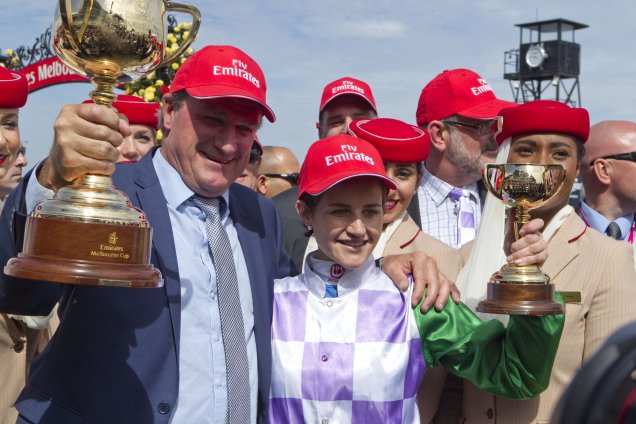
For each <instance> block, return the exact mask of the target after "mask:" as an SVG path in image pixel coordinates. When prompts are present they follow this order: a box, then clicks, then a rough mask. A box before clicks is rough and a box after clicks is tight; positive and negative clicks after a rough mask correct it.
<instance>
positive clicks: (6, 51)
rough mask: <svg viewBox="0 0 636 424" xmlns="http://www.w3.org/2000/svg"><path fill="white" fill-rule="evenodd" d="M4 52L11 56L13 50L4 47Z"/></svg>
mask: <svg viewBox="0 0 636 424" xmlns="http://www.w3.org/2000/svg"><path fill="white" fill-rule="evenodd" d="M4 54H6V55H7V56H13V50H11V49H6V50H5V51H4Z"/></svg>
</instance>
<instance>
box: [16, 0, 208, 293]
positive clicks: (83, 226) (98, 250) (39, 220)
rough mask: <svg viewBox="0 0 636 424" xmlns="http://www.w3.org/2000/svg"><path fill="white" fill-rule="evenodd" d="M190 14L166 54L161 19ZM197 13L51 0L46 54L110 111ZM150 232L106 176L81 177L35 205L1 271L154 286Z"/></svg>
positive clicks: (164, 4)
mask: <svg viewBox="0 0 636 424" xmlns="http://www.w3.org/2000/svg"><path fill="white" fill-rule="evenodd" d="M167 11H173V12H183V13H188V14H190V15H192V25H191V28H190V32H189V35H188V37H187V38H186V39H185V40H184V41H183V43H182V44H181V45H180V46H179V47H178V48H177V49H175V50H174V51H173V52H171V53H170V55H169V56H167V57H166V41H165V31H164V25H163V17H164V14H165V13H166V12H167ZM200 21H201V15H200V13H199V10H198V9H197V8H196V7H194V6H191V5H186V4H181V3H175V2H170V1H165V0H134V1H131V0H59V2H58V8H57V10H56V12H55V18H54V21H53V28H52V33H53V49H54V50H55V52H56V53H57V55H58V56H59V58H60V59H61V60H62V61H63V62H64V63H65V64H66V65H68V66H69V67H70V68H72V69H73V70H75V71H76V72H78V73H79V74H81V75H84V76H86V77H88V78H90V79H91V82H92V83H93V84H94V85H95V90H93V91H91V93H90V96H91V98H92V99H93V101H94V102H95V103H97V104H100V105H104V106H106V107H112V106H111V104H112V103H113V102H114V101H115V100H116V99H117V95H116V94H115V93H114V88H115V87H116V86H117V85H118V84H119V83H126V82H131V81H134V80H137V79H139V78H142V77H143V76H145V75H147V74H149V73H151V72H152V71H154V70H155V69H157V68H158V67H160V66H165V65H168V64H170V63H171V62H173V61H174V60H176V59H178V58H179V56H180V55H181V54H182V53H183V51H184V50H185V49H187V48H188V46H189V45H190V44H191V43H192V41H194V37H195V36H196V33H197V31H198V29H199V25H200ZM151 243H152V229H151V228H150V226H149V224H148V221H147V220H146V217H145V214H144V213H143V211H141V210H140V209H138V208H135V207H133V206H132V204H131V202H130V201H129V200H128V198H127V197H126V196H125V195H124V194H123V193H122V192H120V191H118V190H116V189H115V188H114V186H113V183H112V179H111V178H110V176H105V175H94V174H86V175H82V176H81V177H79V178H78V179H76V180H75V181H74V182H73V184H72V185H70V186H67V187H64V188H62V189H60V190H59V191H58V192H57V193H56V194H55V195H54V197H53V199H50V200H46V201H44V202H42V203H40V204H39V205H38V206H37V207H36V209H35V211H34V212H33V213H32V214H31V216H29V217H28V218H27V224H26V232H25V237H24V245H23V250H22V252H21V253H19V254H18V256H17V257H15V258H12V259H11V260H9V262H8V263H7V265H6V266H5V268H4V272H5V274H7V275H9V276H13V277H17V278H26V279H33V280H42V281H50V282H57V283H67V284H85V285H106V286H123V287H159V286H161V285H163V279H162V277H161V273H160V272H159V271H158V270H156V269H155V268H154V267H153V266H152V264H151V263H150V248H151Z"/></svg>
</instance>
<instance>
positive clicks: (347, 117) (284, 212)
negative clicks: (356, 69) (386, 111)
mask: <svg viewBox="0 0 636 424" xmlns="http://www.w3.org/2000/svg"><path fill="white" fill-rule="evenodd" d="M377 117H378V113H377V108H376V106H375V99H374V98H373V92H371V87H369V85H368V84H367V83H366V82H364V81H360V80H358V79H355V78H351V77H343V78H339V79H337V80H335V81H332V82H330V83H329V84H327V85H326V86H325V88H324V89H323V91H322V98H321V99H320V108H319V110H318V122H317V123H316V128H317V129H318V137H319V138H321V139H322V138H327V137H330V136H332V135H336V134H346V133H347V128H348V127H349V123H350V122H351V121H353V120H355V119H360V118H377ZM297 199H298V187H292V188H290V189H289V190H285V191H283V192H282V193H280V194H278V195H277V196H274V197H273V198H272V200H273V201H274V203H276V207H277V208H278V211H279V212H280V215H281V219H282V222H283V238H284V243H285V248H286V249H287V252H289V255H290V256H291V258H292V261H293V262H294V265H296V268H297V269H298V270H299V271H300V270H302V266H303V259H304V258H305V249H306V248H307V242H308V241H309V237H307V236H306V235H305V232H306V231H307V229H306V228H305V226H304V225H303V223H302V221H301V220H300V217H299V216H298V213H297V212H296V200H297Z"/></svg>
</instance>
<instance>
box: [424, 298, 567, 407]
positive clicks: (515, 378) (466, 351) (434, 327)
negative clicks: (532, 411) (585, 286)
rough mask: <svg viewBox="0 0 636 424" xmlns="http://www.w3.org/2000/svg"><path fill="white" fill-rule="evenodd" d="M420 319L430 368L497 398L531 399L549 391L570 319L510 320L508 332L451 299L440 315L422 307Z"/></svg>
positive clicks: (512, 317) (520, 318)
mask: <svg viewBox="0 0 636 424" xmlns="http://www.w3.org/2000/svg"><path fill="white" fill-rule="evenodd" d="M557 300H559V301H560V302H563V299H562V298H561V297H560V295H559V294H557ZM415 320H416V322H417V326H418V329H419V332H420V337H421V339H422V351H423V352H424V359H425V360H426V364H427V366H432V367H436V366H439V365H442V366H443V367H444V368H446V369H447V370H448V371H449V372H452V373H453V374H456V375H458V376H460V377H462V378H465V379H467V380H470V381H471V382H472V383H473V384H474V385H475V386H477V387H478V388H480V389H482V390H486V391H488V392H491V393H494V394H495V395H497V396H502V397H506V398H511V399H527V398H530V397H533V396H536V395H537V394H539V393H541V392H542V391H544V390H545V389H546V388H547V387H548V383H549V382H550V373H551V371H552V364H553V363H554V357H555V355H556V351H557V348H558V346H559V340H560V338H561V332H562V331H563V324H564V321H565V316H564V315H563V314H560V315H548V316H543V317H531V316H516V315H511V316H510V320H509V321H508V327H507V328H506V327H504V326H503V324H502V323H501V322H499V321H497V320H490V321H487V322H483V321H481V320H480V319H479V317H477V315H475V314H474V313H473V312H472V311H471V310H470V309H469V308H468V307H467V306H466V305H464V304H463V303H461V304H459V305H457V304H455V302H453V301H452V300H449V301H448V302H446V306H445V307H444V310H443V311H441V312H437V311H435V310H434V309H431V310H430V311H429V312H427V313H425V314H423V313H422V312H421V311H420V308H419V306H418V307H417V308H415Z"/></svg>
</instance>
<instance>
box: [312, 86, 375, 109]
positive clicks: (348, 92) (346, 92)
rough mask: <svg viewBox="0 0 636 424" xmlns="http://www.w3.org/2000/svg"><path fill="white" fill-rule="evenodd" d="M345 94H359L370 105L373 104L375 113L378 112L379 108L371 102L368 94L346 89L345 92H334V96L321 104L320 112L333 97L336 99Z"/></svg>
mask: <svg viewBox="0 0 636 424" xmlns="http://www.w3.org/2000/svg"><path fill="white" fill-rule="evenodd" d="M345 94H348V95H350V96H358V97H360V98H361V99H363V100H364V101H365V102H367V103H368V104H369V106H371V108H373V111H374V112H375V113H378V111H377V109H376V108H375V105H374V104H373V103H372V102H371V100H369V99H368V98H367V97H366V96H364V95H363V94H360V93H358V92H355V91H344V92H339V93H336V94H334V95H333V96H331V97H329V98H328V99H327V100H325V101H324V103H323V104H322V105H321V106H320V112H322V111H323V109H324V108H325V107H326V106H327V105H328V104H329V103H330V102H331V101H333V99H335V98H336V97H340V96H343V95H345Z"/></svg>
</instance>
